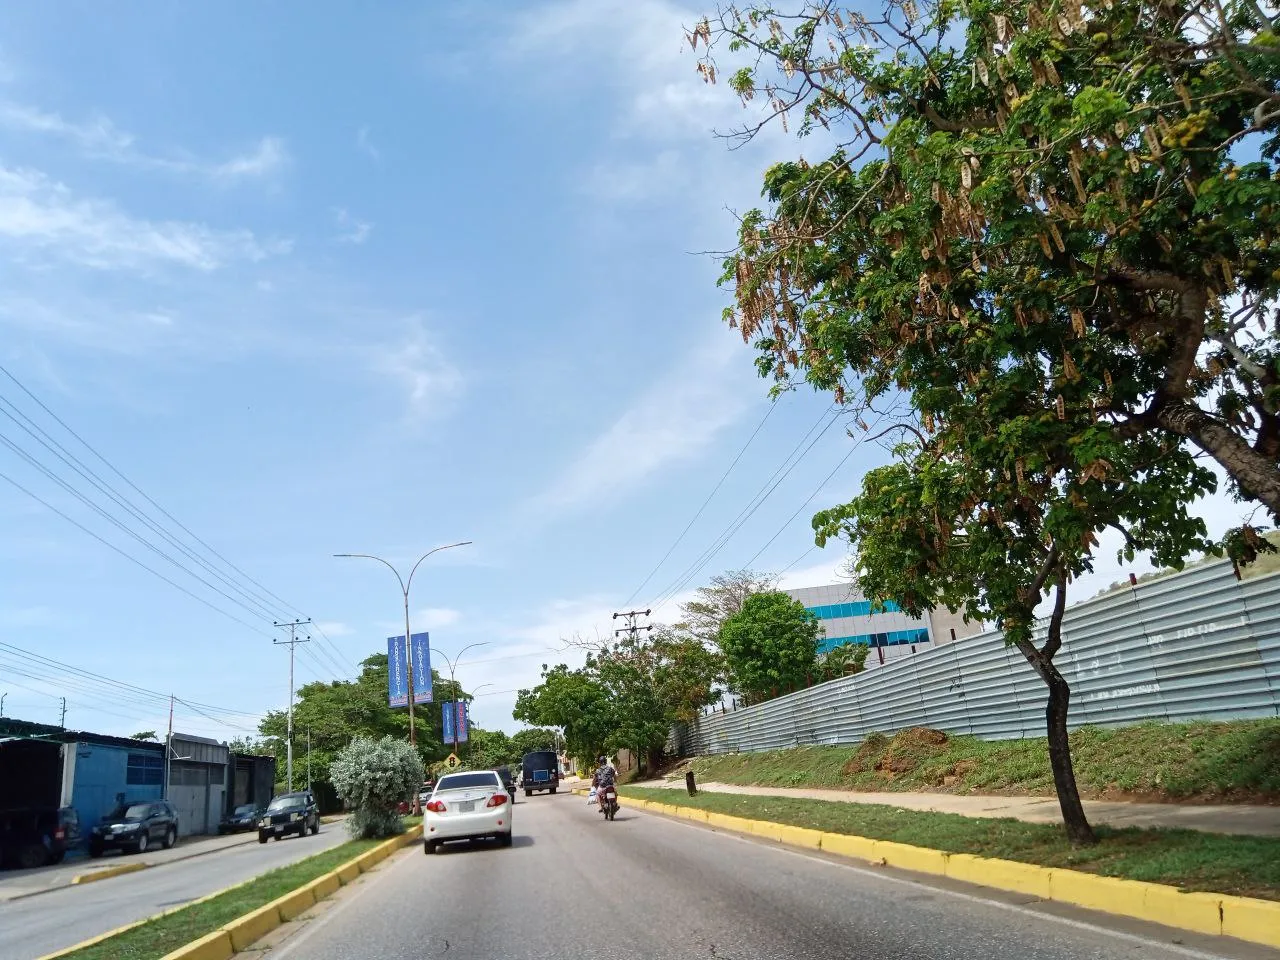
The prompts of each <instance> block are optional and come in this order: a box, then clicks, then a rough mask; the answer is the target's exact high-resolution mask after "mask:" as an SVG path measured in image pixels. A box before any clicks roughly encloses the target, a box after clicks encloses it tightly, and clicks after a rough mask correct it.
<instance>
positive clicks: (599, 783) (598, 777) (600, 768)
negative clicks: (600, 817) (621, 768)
mask: <svg viewBox="0 0 1280 960" xmlns="http://www.w3.org/2000/svg"><path fill="white" fill-rule="evenodd" d="M617 780H618V771H616V770H615V769H613V764H611V763H610V762H609V758H608V757H599V758H598V759H597V760H596V772H595V773H594V774H592V775H591V783H592V785H593V786H594V787H595V788H596V803H597V804H599V805H600V807H601V809H603V808H604V788H605V787H612V786H613V785H614V784H615V783H616V782H617Z"/></svg>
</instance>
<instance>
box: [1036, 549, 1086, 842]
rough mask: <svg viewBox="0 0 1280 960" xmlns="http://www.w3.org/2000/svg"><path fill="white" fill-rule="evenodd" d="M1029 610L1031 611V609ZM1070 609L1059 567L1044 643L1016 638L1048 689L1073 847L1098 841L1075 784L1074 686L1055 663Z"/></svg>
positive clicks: (1061, 796) (1052, 745)
mask: <svg viewBox="0 0 1280 960" xmlns="http://www.w3.org/2000/svg"><path fill="white" fill-rule="evenodd" d="M1057 555H1058V548H1057V545H1056V544H1055V545H1054V546H1053V547H1052V548H1051V549H1050V551H1049V557H1048V559H1047V560H1046V564H1047V565H1046V566H1045V567H1044V568H1043V569H1042V571H1041V573H1040V575H1039V576H1038V577H1037V578H1036V585H1035V590H1036V593H1037V594H1038V593H1039V591H1040V586H1041V584H1043V583H1044V578H1045V574H1046V573H1047V572H1048V571H1049V570H1050V569H1051V568H1052V567H1053V565H1054V562H1055V559H1056V557H1057ZM1028 612H1030V610H1028ZM1066 612H1067V574H1066V571H1065V570H1063V569H1059V570H1058V575H1057V583H1056V584H1055V587H1054V597H1053V613H1051V614H1050V615H1049V629H1048V631H1047V633H1046V636H1045V641H1044V646H1043V647H1041V648H1040V649H1036V645H1035V644H1034V643H1032V642H1031V640H1030V639H1026V640H1019V641H1017V645H1018V649H1019V650H1021V651H1022V655H1023V656H1024V657H1026V658H1027V662H1028V663H1030V664H1031V666H1032V667H1033V668H1034V669H1035V671H1036V673H1038V674H1040V679H1041V680H1043V681H1044V682H1045V686H1047V687H1048V688H1049V702H1048V704H1047V705H1046V707H1045V729H1046V732H1047V733H1048V737H1049V768H1050V769H1051V770H1052V771H1053V786H1054V788H1055V789H1056V790H1057V792H1058V806H1059V807H1061V808H1062V824H1063V826H1065V827H1066V828H1067V839H1068V840H1070V841H1071V844H1072V846H1077V847H1083V846H1090V845H1092V844H1095V843H1097V842H1098V838H1097V837H1095V836H1094V834H1093V828H1092V827H1090V826H1089V820H1088V818H1087V817H1086V816H1085V815H1084V804H1083V803H1081V802H1080V788H1079V787H1077V786H1076V771H1075V767H1074V766H1073V765H1072V763H1071V740H1070V739H1069V737H1068V735H1067V709H1068V708H1069V707H1070V706H1071V685H1070V684H1068V683H1067V681H1066V678H1065V677H1063V675H1062V674H1061V673H1059V672H1058V668H1057V667H1055V666H1054V665H1053V658H1054V655H1055V654H1057V652H1058V651H1059V650H1060V649H1061V648H1062V618H1063V616H1064V615H1065V614H1066Z"/></svg>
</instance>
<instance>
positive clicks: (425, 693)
mask: <svg viewBox="0 0 1280 960" xmlns="http://www.w3.org/2000/svg"><path fill="white" fill-rule="evenodd" d="M410 646H412V647H413V702H414V703H415V704H417V703H430V702H431V634H429V633H415V634H414V635H413V643H412V644H410Z"/></svg>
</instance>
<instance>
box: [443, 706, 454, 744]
mask: <svg viewBox="0 0 1280 960" xmlns="http://www.w3.org/2000/svg"><path fill="white" fill-rule="evenodd" d="M454 706H455V705H454V704H452V703H442V704H440V735H441V738H442V739H443V740H444V742H445V745H446V746H449V745H451V744H452V743H453V719H454V716H455V714H454V709H453V708H454Z"/></svg>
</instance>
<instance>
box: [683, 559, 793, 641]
mask: <svg viewBox="0 0 1280 960" xmlns="http://www.w3.org/2000/svg"><path fill="white" fill-rule="evenodd" d="M777 585H778V578H777V577H776V576H774V575H773V574H771V573H757V572H755V571H754V570H730V571H728V572H726V573H722V574H719V575H717V576H714V577H712V578H711V583H710V584H708V585H707V586H705V587H699V588H698V590H697V592H696V593H695V594H694V598H693V599H692V600H690V601H689V602H688V603H685V604H683V605H681V607H680V615H681V618H682V620H681V624H682V625H683V626H684V627H686V628H687V629H688V630H689V632H691V633H692V634H693V635H694V636H695V637H698V638H699V639H701V640H703V641H704V642H706V643H708V644H711V645H714V644H715V643H716V639H717V638H718V637H719V636H720V625H721V624H722V623H724V622H725V621H726V620H728V619H729V618H730V617H731V616H733V615H734V614H735V613H737V612H738V611H739V610H741V609H742V604H743V603H744V602H746V599H747V597H749V596H751V595H752V594H753V593H765V592H767V591H769V590H772V589H774V588H775V587H776V586H777Z"/></svg>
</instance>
